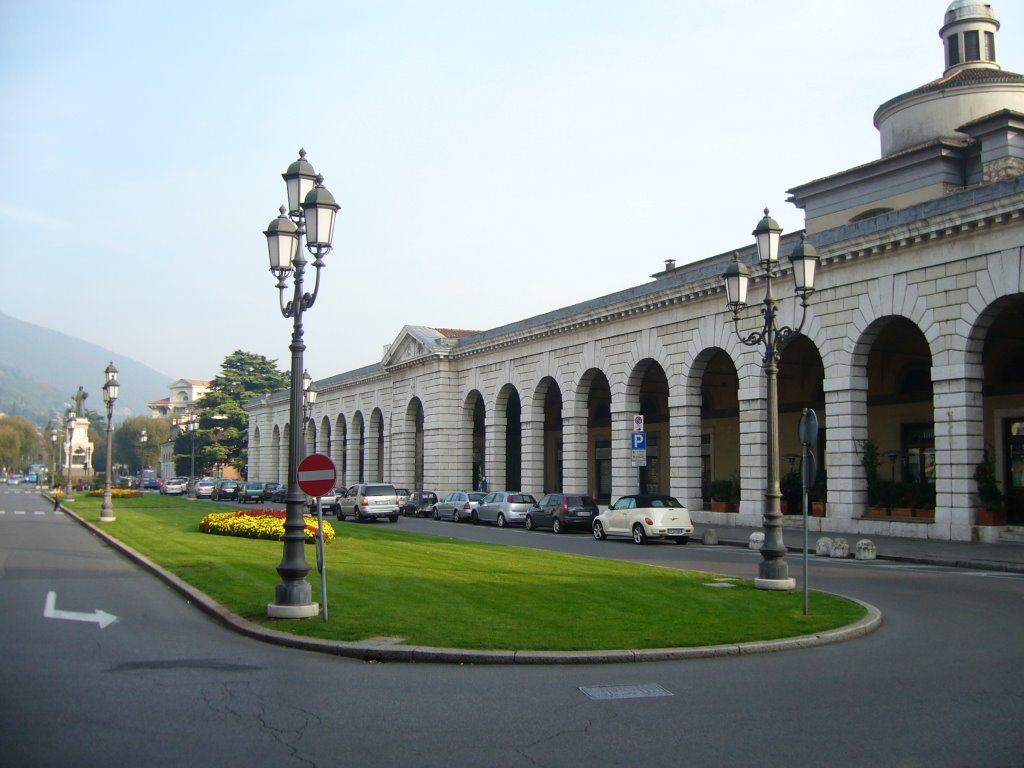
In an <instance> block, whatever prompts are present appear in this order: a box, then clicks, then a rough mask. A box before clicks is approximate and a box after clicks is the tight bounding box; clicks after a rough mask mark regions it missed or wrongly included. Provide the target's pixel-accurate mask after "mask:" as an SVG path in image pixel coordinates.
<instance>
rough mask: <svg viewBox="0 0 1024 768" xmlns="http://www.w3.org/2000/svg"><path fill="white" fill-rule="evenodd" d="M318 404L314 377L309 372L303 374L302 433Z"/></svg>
mask: <svg viewBox="0 0 1024 768" xmlns="http://www.w3.org/2000/svg"><path fill="white" fill-rule="evenodd" d="M314 403H316V390H315V389H313V377H312V376H310V375H309V371H303V372H302V431H303V432H305V431H306V424H307V423H308V422H309V420H310V419H311V418H312V416H313V405H314Z"/></svg>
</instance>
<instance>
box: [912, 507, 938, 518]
mask: <svg viewBox="0 0 1024 768" xmlns="http://www.w3.org/2000/svg"><path fill="white" fill-rule="evenodd" d="M914 517H915V518H917V519H919V520H934V519H935V510H934V509H915V510H914Z"/></svg>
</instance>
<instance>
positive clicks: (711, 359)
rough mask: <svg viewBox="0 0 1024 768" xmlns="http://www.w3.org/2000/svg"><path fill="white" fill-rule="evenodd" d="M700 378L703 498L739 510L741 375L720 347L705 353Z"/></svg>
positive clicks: (723, 508)
mask: <svg viewBox="0 0 1024 768" xmlns="http://www.w3.org/2000/svg"><path fill="white" fill-rule="evenodd" d="M700 366H703V373H702V375H701V377H700V418H701V429H700V458H701V474H700V477H701V497H702V498H703V500H704V505H705V508H710V509H712V510H719V511H732V512H735V511H737V509H736V507H735V503H736V502H737V501H738V500H739V496H740V489H739V475H740V401H739V388H740V381H739V375H738V374H737V372H736V365H735V363H733V361H732V358H731V357H729V355H728V354H727V353H726V352H725V351H724V350H722V349H719V348H717V347H715V348H712V349H707V350H705V351H704V352H702V353H701V354H700V355H699V356H698V358H697V360H696V361H695V363H694V368H695V369H698V368H699V367H700Z"/></svg>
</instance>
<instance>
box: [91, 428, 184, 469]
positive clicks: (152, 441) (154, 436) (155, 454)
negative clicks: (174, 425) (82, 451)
mask: <svg viewBox="0 0 1024 768" xmlns="http://www.w3.org/2000/svg"><path fill="white" fill-rule="evenodd" d="M142 430H146V442H145V443H143V442H142ZM170 432H171V422H170V419H167V418H154V417H153V416H132V417H131V418H129V419H125V420H124V421H123V422H121V423H120V424H119V425H118V426H117V428H116V429H115V430H114V449H113V453H114V457H113V461H114V466H117V465H118V464H123V465H124V466H126V467H127V468H128V473H129V474H134V473H135V472H137V471H138V470H140V469H144V468H146V467H150V468H153V467H157V466H158V465H159V464H160V445H161V444H162V443H165V442H167V438H168V436H169V435H170ZM104 434H106V432H104ZM97 450H99V447H97ZM103 455H104V456H106V446H105V445H103Z"/></svg>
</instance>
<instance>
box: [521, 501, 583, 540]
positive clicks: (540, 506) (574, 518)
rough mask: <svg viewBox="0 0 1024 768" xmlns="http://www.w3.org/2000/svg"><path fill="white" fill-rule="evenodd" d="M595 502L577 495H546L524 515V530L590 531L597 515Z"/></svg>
mask: <svg viewBox="0 0 1024 768" xmlns="http://www.w3.org/2000/svg"><path fill="white" fill-rule="evenodd" d="M598 511H599V510H598V508H597V502H596V501H594V500H593V499H592V498H591V497H590V496H586V495H584V494H577V493H547V494H545V495H544V496H543V497H541V500H540V501H539V502H538V503H537V504H534V506H533V508H532V509H530V511H529V512H527V513H526V520H525V524H526V530H528V531H532V530H535V529H537V528H550V529H551V530H552V531H553V532H554V533H564V532H565V531H567V530H569V529H570V528H586V529H587V530H591V529H592V525H593V522H594V518H595V517H597V515H598Z"/></svg>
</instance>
